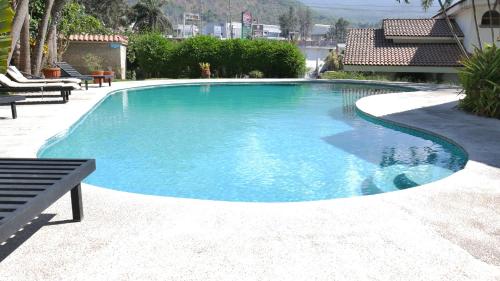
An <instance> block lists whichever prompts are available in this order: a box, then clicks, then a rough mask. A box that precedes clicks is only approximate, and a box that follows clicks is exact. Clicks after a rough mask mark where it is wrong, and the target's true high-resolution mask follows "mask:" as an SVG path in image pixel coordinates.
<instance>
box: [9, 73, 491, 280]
mask: <svg viewBox="0 0 500 281" xmlns="http://www.w3.org/2000/svg"><path fill="white" fill-rule="evenodd" d="M228 80H229V81H228ZM263 81H265V82H273V81H275V82H276V83H286V82H292V83H294V82H304V81H308V80H305V79H285V80H280V79H276V80H267V79H266V80H259V79H255V80H253V79H252V80H247V79H245V80H233V79H224V80H218V81H213V80H209V81H207V80H194V81H193V80H188V81H172V80H151V81H143V82H123V83H114V85H113V87H112V88H101V89H98V88H91V90H89V92H88V93H85V92H76V93H74V94H73V95H72V100H71V101H70V102H69V103H68V104H67V105H54V106H48V105H41V106H18V111H19V113H20V114H19V116H20V117H19V119H17V120H2V121H1V122H0V128H1V129H2V130H0V134H5V133H7V134H9V137H10V139H8V138H6V137H3V138H0V144H3V145H4V147H5V146H8V145H11V146H12V145H13V144H15V145H14V146H12V149H7V150H2V147H1V146H0V155H1V156H4V157H5V156H8V157H14V156H20V157H30V156H31V157H33V156H35V155H36V153H37V151H38V150H39V149H40V148H41V146H42V145H43V144H44V143H45V142H46V140H47V139H49V138H51V137H52V136H54V135H56V134H57V133H61V132H63V131H64V130H67V129H68V128H70V127H71V126H72V125H74V124H75V122H77V121H78V120H79V119H80V118H81V117H82V116H83V115H85V114H86V113H88V112H89V111H90V110H91V109H92V108H94V106H96V104H97V103H98V102H99V101H101V100H103V99H104V98H105V97H106V96H107V95H108V94H109V93H110V92H113V91H115V90H122V89H125V88H130V87H134V86H152V85H159V84H165V83H169V84H170V83H172V84H174V83H175V84H189V83H193V82H195V83H214V82H215V83H227V82H229V83H241V82H244V83H248V82H255V83H262V82H263ZM319 82H324V81H319ZM329 82H330V81H329ZM331 82H346V81H345V80H335V81H331ZM347 82H349V81H347ZM352 82H356V83H358V82H359V81H352ZM361 83H367V84H381V85H386V84H388V85H396V86H402V85H404V86H408V87H414V88H415V89H418V90H419V91H417V92H404V93H394V94H384V95H376V96H370V97H365V98H362V99H360V100H358V102H357V103H356V106H357V108H358V110H360V111H362V112H365V113H366V114H369V115H370V116H373V117H374V118H380V119H383V120H385V121H390V122H396V123H398V124H399V125H405V126H411V127H413V128H418V129H419V130H425V131H428V132H430V133H433V134H437V135H439V136H442V137H446V138H448V139H450V140H453V141H454V142H455V143H457V144H458V145H460V146H461V147H463V148H464V149H465V150H466V151H467V153H468V155H469V161H468V162H467V164H466V166H465V168H464V169H463V170H460V171H458V172H457V173H454V174H453V175H451V176H449V177H446V178H444V179H441V180H438V181H435V182H432V183H429V184H425V185H421V186H418V187H415V188H411V189H406V190H403V191H398V192H390V193H382V194H377V195H372V196H359V197H350V198H340V199H331V200H321V201H307V202H293V203H246V202H226V201H209V200H196V199H182V198H171V197H162V196H151V195H142V194H135V193H127V192H121V191H115V190H110V189H106V188H100V187H95V186H91V185H84V208H85V212H86V215H87V216H86V218H85V220H83V221H82V222H81V223H78V224H57V226H46V227H43V228H41V229H39V230H38V228H36V225H37V223H36V222H34V223H33V224H32V225H34V226H33V227H34V228H36V229H35V230H33V231H34V233H35V235H34V236H33V237H32V238H30V239H28V240H26V241H25V242H23V243H22V245H21V246H19V248H17V249H16V250H15V251H14V252H13V253H12V254H10V255H9V256H8V257H7V259H5V260H4V261H2V266H1V267H0V275H1V276H3V278H5V280H18V279H24V280H32V279H46V280H47V279H50V280H57V279H60V277H61V276H65V278H68V279H78V278H79V277H82V276H85V278H89V279H92V278H93V277H94V278H96V279H99V278H101V279H103V278H106V279H108V280H112V279H114V280H125V279H130V280H134V279H141V278H142V279H156V280H161V279H165V278H167V279H171V280H177V279H178V280H182V279H183V278H184V277H185V276H192V277H193V279H196V278H197V277H198V278H199V279H200V280H220V279H221V276H226V277H227V276H232V277H233V278H232V279H238V280H254V279H262V280H270V279H273V277H276V275H275V274H276V269H277V268H280V271H279V272H280V275H279V276H280V277H283V279H294V278H299V277H300V278H301V279H302V280H311V279H316V280H327V279H330V280H331V279H336V280H352V279H353V278H354V279H369V278H374V276H375V277H376V278H378V279H380V280H389V279H393V278H396V277H397V278H402V279H412V280H431V279H433V280H496V279H497V278H498V277H500V250H499V249H500V241H499V240H498V236H497V235H498V233H499V231H500V221H499V220H498V219H497V218H498V215H499V214H498V206H499V204H500V188H499V187H500V169H499V167H500V163H499V162H498V161H500V148H499V145H500V144H499V143H498V142H495V140H496V139H500V121H499V120H490V119H485V118H480V117H477V116H472V115H469V114H465V113H463V112H461V111H458V110H457V109H456V108H455V105H456V100H457V99H458V96H457V89H456V88H454V87H447V86H445V85H428V84H410V83H383V82H376V83H374V82H373V81H362V82H361ZM79 99H81V100H79ZM58 110H60V111H58ZM31 111H39V112H41V113H40V114H38V113H37V114H35V113H33V112H31ZM23 114H25V115H23ZM65 114H66V115H65ZM65 117H67V118H65ZM23 118H24V119H27V120H26V122H27V123H23V122H24V121H23ZM55 120H57V124H55V122H56V121H55ZM16 122H17V123H16ZM37 122H39V123H40V126H37V124H38V123H37ZM51 122H54V123H51ZM46 123H49V124H46ZM441 123H443V124H441ZM42 125H43V126H42ZM18 127H22V130H18ZM484 131H489V133H488V134H484ZM16 133H17V135H16ZM11 135H12V136H11ZM497 137H498V138H497ZM492 138H493V140H491V139H492ZM14 148H15V149H14ZM97 165H98V163H97ZM63 199H64V200H59V201H57V202H56V203H55V204H54V205H53V206H51V207H50V208H49V209H47V210H46V211H45V212H44V213H49V214H50V213H51V214H57V215H56V220H59V221H60V220H63V221H64V219H65V218H66V217H70V215H71V212H70V211H69V210H70V207H69V197H68V196H65V198H63ZM257 206H258V207H257ZM129 214H135V215H134V216H130V215H129ZM61 216H62V218H61ZM52 220H54V219H52ZM44 225H46V224H43V223H42V224H41V226H44ZM30 227H32V226H27V227H26V228H25V230H24V231H25V232H27V233H31V232H30V231H31V230H30V229H31V228H30ZM67 237H72V238H71V239H67ZM153 241H154V242H153ZM172 242H174V243H172ZM315 245H318V246H319V248H316V246H315ZM54 248H57V249H58V251H56V252H55V251H53V249H54ZM269 249H272V251H269ZM320 249H321V250H320ZM249 250H250V251H249ZM164 253H169V255H165V254H164ZM261 253H262V254H261ZM381 255H383V257H381ZM26 256H29V257H30V259H29V260H28V261H27V260H26V259H25V257H26ZM242 256H244V257H245V258H246V259H245V260H244V261H242V262H239V261H240V260H241V257H242ZM82 257H86V258H84V259H82ZM115 257H121V258H119V259H116V258H115ZM151 257H155V259H151ZM170 257H172V258H170ZM293 257H300V259H296V258H295V259H294V258H293ZM430 257H432V258H430ZM387 261H390V266H388V265H389V264H388V263H387ZM193 262H195V263H196V264H197V266H196V267H192V263H193ZM248 262H251V263H252V264H254V265H255V266H250V267H249V266H248ZM41 264H45V265H46V266H41ZM136 264H141V265H142V266H141V267H136V266H134V265H136ZM49 265H50V266H49ZM167 265H170V267H169V266H167ZM409 265H411V266H409ZM352 266H356V270H355V271H353V267H352ZM110 268H112V269H113V270H109V269H110ZM82 274H83V275H82ZM124 274H125V275H124ZM169 277H170V278H169Z"/></svg>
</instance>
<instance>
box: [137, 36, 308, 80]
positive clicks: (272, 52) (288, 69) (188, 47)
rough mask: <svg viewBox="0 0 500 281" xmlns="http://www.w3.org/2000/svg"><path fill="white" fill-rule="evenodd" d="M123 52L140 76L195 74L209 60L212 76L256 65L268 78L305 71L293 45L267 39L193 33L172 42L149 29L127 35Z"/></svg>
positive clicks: (239, 74) (238, 74) (240, 72)
mask: <svg viewBox="0 0 500 281" xmlns="http://www.w3.org/2000/svg"><path fill="white" fill-rule="evenodd" d="M127 53H128V54H127V58H128V63H129V64H128V66H129V69H130V70H136V72H137V75H138V77H143V78H152V77H168V78H179V77H188V78H197V77H199V74H200V65H199V63H200V62H206V63H209V64H210V69H211V71H212V73H213V74H214V76H215V77H242V76H243V75H245V74H247V73H249V72H250V71H252V70H256V69H258V70H259V71H262V72H263V73H265V74H266V77H270V78H295V77H300V76H302V75H303V74H304V72H305V58H304V56H303V55H302V53H301V52H300V50H299V48H298V47H297V46H296V45H294V44H291V43H289V42H279V41H271V40H241V39H230V40H220V39H217V38H214V37H210V36H196V37H193V38H189V39H187V40H184V41H182V42H174V41H172V40H169V39H167V38H165V37H164V36H162V35H161V34H154V33H152V34H143V35H135V36H132V37H131V38H129V48H128V52H127Z"/></svg>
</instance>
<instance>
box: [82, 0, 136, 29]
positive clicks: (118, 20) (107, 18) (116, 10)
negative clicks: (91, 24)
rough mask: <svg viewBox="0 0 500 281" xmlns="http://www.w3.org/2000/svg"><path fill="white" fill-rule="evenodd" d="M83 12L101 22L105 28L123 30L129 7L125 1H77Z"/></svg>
mask: <svg viewBox="0 0 500 281" xmlns="http://www.w3.org/2000/svg"><path fill="white" fill-rule="evenodd" d="M78 3H80V4H82V5H83V6H85V11H86V12H87V13H88V14H90V15H92V16H94V17H96V18H97V19H99V20H101V21H102V22H103V23H104V25H105V26H106V27H107V28H110V29H112V30H115V31H122V30H124V29H125V28H126V27H127V25H128V24H129V18H128V16H129V14H130V7H129V5H128V3H127V1H125V0H107V1H102V0H78Z"/></svg>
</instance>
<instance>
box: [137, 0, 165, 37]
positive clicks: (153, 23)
mask: <svg viewBox="0 0 500 281" xmlns="http://www.w3.org/2000/svg"><path fill="white" fill-rule="evenodd" d="M165 4H167V2H166V0H139V2H138V3H137V4H135V5H134V6H133V8H132V9H133V12H134V19H135V24H134V29H135V30H137V31H158V32H169V31H171V30H172V23H170V21H169V19H168V18H167V16H166V15H165V13H164V12H163V7H164V6H165Z"/></svg>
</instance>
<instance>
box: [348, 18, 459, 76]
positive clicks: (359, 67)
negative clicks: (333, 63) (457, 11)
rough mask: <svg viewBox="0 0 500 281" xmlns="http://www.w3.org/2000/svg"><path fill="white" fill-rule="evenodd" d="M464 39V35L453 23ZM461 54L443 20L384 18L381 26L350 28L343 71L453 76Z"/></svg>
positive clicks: (454, 23)
mask: <svg viewBox="0 0 500 281" xmlns="http://www.w3.org/2000/svg"><path fill="white" fill-rule="evenodd" d="M453 25H454V29H455V30H457V31H458V36H459V38H461V39H462V40H463V38H464V34H463V33H462V31H461V30H460V27H458V25H457V24H456V22H453ZM461 56H462V53H461V51H460V48H459V46H458V45H457V44H456V42H455V41H454V38H453V33H452V32H451V30H450V28H449V27H448V24H447V23H446V21H445V20H444V19H385V20H383V24H382V28H380V29H372V28H360V29H352V30H350V31H349V33H348V35H347V43H346V49H345V55H344V70H346V71H372V72H381V73H392V74H396V73H421V75H426V76H429V77H428V78H429V79H434V78H437V79H444V80H454V79H456V73H457V67H460V66H461V64H460V62H459V61H460V59H461Z"/></svg>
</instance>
